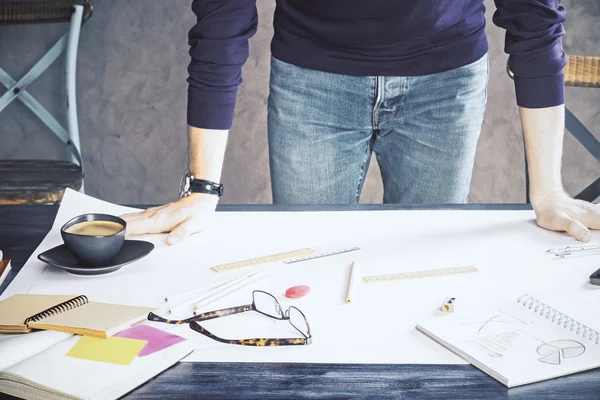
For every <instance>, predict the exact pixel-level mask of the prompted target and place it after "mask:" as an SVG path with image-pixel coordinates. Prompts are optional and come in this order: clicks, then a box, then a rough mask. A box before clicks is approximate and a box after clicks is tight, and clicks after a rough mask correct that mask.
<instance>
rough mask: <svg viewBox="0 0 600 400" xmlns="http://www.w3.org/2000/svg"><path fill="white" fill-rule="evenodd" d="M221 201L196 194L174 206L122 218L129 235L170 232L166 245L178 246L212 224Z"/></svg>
mask: <svg viewBox="0 0 600 400" xmlns="http://www.w3.org/2000/svg"><path fill="white" fill-rule="evenodd" d="M217 201H218V198H217V197H216V196H213V195H205V194H201V193H193V194H191V195H190V196H187V197H184V198H181V199H179V200H178V201H175V202H173V203H169V204H166V205H164V206H161V207H153V208H149V209H147V210H146V211H142V212H139V213H134V214H126V215H123V216H121V218H123V219H124V220H125V221H127V234H128V235H141V234H145V233H163V232H171V233H170V234H169V236H168V237H167V243H168V244H170V245H176V244H178V243H180V242H182V241H184V240H185V239H187V238H189V237H190V236H191V235H192V234H194V233H198V232H202V231H204V230H205V229H206V228H207V227H208V226H209V224H210V221H211V219H212V217H213V215H214V212H215V208H216V207H217Z"/></svg>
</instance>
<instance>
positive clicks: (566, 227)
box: [552, 212, 592, 242]
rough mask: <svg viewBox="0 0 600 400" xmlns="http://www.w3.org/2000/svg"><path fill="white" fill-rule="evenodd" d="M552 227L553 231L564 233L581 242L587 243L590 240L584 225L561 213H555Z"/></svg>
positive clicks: (588, 232) (590, 236)
mask: <svg viewBox="0 0 600 400" xmlns="http://www.w3.org/2000/svg"><path fill="white" fill-rule="evenodd" d="M552 225H553V228H554V229H557V230H561V231H565V232H567V233H568V234H569V235H570V236H573V237H574V238H575V239H577V240H579V241H581V242H589V241H590V239H591V238H592V235H591V234H590V231H589V230H588V229H587V228H586V227H585V225H583V224H582V223H581V222H579V221H577V220H576V219H573V218H571V217H569V216H568V215H567V214H566V213H563V212H560V213H557V214H556V215H555V216H554V217H553V218H552Z"/></svg>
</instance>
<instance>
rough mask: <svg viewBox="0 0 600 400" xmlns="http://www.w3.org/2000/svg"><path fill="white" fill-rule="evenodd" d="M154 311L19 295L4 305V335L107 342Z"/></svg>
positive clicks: (0, 318) (0, 312)
mask: <svg viewBox="0 0 600 400" xmlns="http://www.w3.org/2000/svg"><path fill="white" fill-rule="evenodd" d="M152 311H154V309H153V308H147V307H134V306H124V305H119V304H107V303H95V302H90V301H89V300H88V298H87V297H86V296H60V295H34V294H17V295H13V296H11V297H9V298H7V299H6V300H3V301H1V302H0V332H1V333H26V332H29V331H31V330H32V329H44V330H54V331H61V332H69V333H74V334H78V335H86V336H94V337H99V338H106V337H109V336H112V335H113V334H115V333H117V332H119V331H120V330H122V329H124V328H126V327H128V326H130V325H132V324H135V323H136V322H139V321H141V320H143V319H145V318H146V316H147V315H148V314H149V313H150V312H152Z"/></svg>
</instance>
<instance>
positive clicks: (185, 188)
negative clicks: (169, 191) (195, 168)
mask: <svg viewBox="0 0 600 400" xmlns="http://www.w3.org/2000/svg"><path fill="white" fill-rule="evenodd" d="M191 177H192V176H191V174H190V173H189V172H186V174H185V175H183V177H182V178H181V183H180V184H179V197H180V198H181V197H185V196H187V195H188V194H189V191H190V181H191Z"/></svg>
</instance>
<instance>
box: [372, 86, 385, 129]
mask: <svg viewBox="0 0 600 400" xmlns="http://www.w3.org/2000/svg"><path fill="white" fill-rule="evenodd" d="M382 100H383V76H376V77H375V104H373V113H372V119H373V122H372V124H371V125H372V128H373V130H377V129H379V110H378V107H379V105H380V104H381V101H382Z"/></svg>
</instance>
